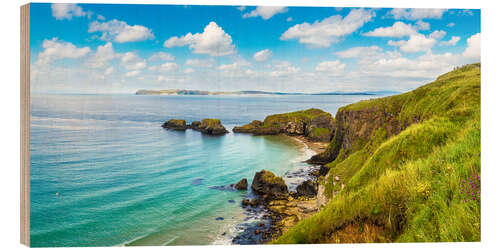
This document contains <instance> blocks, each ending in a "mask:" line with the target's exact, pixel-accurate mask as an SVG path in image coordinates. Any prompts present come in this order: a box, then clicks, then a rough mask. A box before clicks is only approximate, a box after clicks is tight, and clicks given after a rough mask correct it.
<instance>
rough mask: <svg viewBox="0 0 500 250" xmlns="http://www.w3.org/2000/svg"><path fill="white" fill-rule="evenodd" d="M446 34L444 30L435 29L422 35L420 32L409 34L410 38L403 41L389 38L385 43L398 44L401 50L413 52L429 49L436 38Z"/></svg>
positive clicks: (435, 41) (434, 43) (438, 38)
mask: <svg viewBox="0 0 500 250" xmlns="http://www.w3.org/2000/svg"><path fill="white" fill-rule="evenodd" d="M444 35H446V32H444V31H442V30H439V31H438V30H436V31H434V32H432V33H431V34H429V35H428V36H425V35H422V34H415V35H411V36H410V39H409V40H407V41H405V40H399V41H392V40H390V41H389V42H388V43H387V44H388V45H391V46H398V47H399V49H401V51H404V52H407V53H415V52H419V51H427V52H428V51H430V49H431V48H432V47H434V45H436V43H437V40H440V39H441V38H443V36H444Z"/></svg>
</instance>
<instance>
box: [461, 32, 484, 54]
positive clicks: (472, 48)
mask: <svg viewBox="0 0 500 250" xmlns="http://www.w3.org/2000/svg"><path fill="white" fill-rule="evenodd" d="M463 56H465V57H467V58H472V59H478V60H480V59H481V33H477V34H475V35H472V36H471V37H469V38H468V39H467V48H466V49H465V51H464V53H463Z"/></svg>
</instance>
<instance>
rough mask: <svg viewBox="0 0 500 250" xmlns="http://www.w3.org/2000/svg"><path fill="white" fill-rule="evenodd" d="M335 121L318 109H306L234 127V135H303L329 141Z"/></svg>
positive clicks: (314, 139) (313, 139)
mask: <svg viewBox="0 0 500 250" xmlns="http://www.w3.org/2000/svg"><path fill="white" fill-rule="evenodd" d="M334 129H335V120H334V119H333V118H332V116H331V114H329V113H327V112H324V111H323V110H320V109H308V110H302V111H297V112H291V113H284V114H276V115H270V116H267V117H266V119H264V121H263V122H261V121H257V120H256V121H253V122H251V123H249V124H246V125H243V126H241V127H234V129H233V132H235V133H250V134H254V135H276V134H280V133H284V134H289V135H304V136H306V137H307V138H308V139H309V140H312V141H324V142H328V141H330V140H331V138H332V136H333V133H334Z"/></svg>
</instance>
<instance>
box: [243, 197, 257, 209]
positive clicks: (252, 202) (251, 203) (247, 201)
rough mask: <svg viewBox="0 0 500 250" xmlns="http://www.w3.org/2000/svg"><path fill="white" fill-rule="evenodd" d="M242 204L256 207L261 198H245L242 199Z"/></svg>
mask: <svg viewBox="0 0 500 250" xmlns="http://www.w3.org/2000/svg"><path fill="white" fill-rule="evenodd" d="M241 205H243V206H244V207H246V206H252V207H256V206H258V205H259V200H258V199H244V200H242V201H241Z"/></svg>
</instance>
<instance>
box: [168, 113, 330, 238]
mask: <svg viewBox="0 0 500 250" xmlns="http://www.w3.org/2000/svg"><path fill="white" fill-rule="evenodd" d="M335 125H336V123H335V119H334V118H333V117H332V116H331V114H329V113H327V112H324V111H322V110H319V109H308V110H303V111H297V112H291V113H285V114H277V115H270V116H267V117H266V118H265V120H264V121H262V122H261V121H257V120H256V121H253V122H251V123H249V124H247V125H243V126H241V127H238V126H237V127H234V128H233V132H234V133H249V134H252V135H285V136H288V137H289V138H292V139H293V141H294V142H295V143H297V144H298V145H300V146H302V147H303V149H304V150H305V151H308V150H311V151H313V152H314V153H315V154H316V155H317V154H321V153H323V152H324V151H325V150H326V149H327V147H328V144H329V142H330V140H331V138H332V137H333V135H334V133H335ZM162 127H163V128H165V129H167V130H176V131H185V130H187V129H193V130H196V131H200V132H201V133H203V134H207V135H224V134H226V133H229V132H228V131H227V130H226V129H225V127H224V126H223V125H222V124H221V122H220V120H218V119H203V120H202V121H201V122H200V121H194V122H192V123H191V124H187V123H186V121H185V120H176V119H171V120H169V121H167V122H165V123H164V124H163V125H162ZM327 173H328V169H327V168H325V167H323V166H319V165H312V164H307V167H304V168H301V169H299V170H296V171H289V172H287V173H286V174H285V176H284V177H278V176H275V175H274V173H272V172H270V171H267V170H264V169H263V170H261V171H260V172H257V173H255V176H254V178H253V182H252V183H251V184H250V185H249V183H248V181H247V179H246V178H244V179H242V180H240V181H239V182H237V183H234V184H230V185H228V186H215V187H211V188H213V189H219V190H247V189H249V192H248V195H247V196H246V197H245V198H244V199H243V201H242V204H241V206H242V208H243V209H244V210H245V213H246V214H247V215H249V217H248V218H258V219H257V221H256V222H254V223H248V222H244V223H242V224H239V225H237V226H236V227H237V228H238V229H240V230H242V232H241V233H239V234H238V235H236V236H235V237H234V238H233V239H232V243H233V244H242V245H248V244H264V243H267V242H270V241H272V240H273V239H275V238H277V237H279V236H280V235H282V234H283V233H284V232H286V231H287V230H288V229H289V228H291V227H292V226H294V225H295V224H296V223H298V222H299V221H300V220H302V219H304V218H307V217H309V216H311V215H312V214H314V213H316V212H317V211H319V209H320V208H321V206H322V205H324V204H326V197H325V195H324V194H323V190H324V188H323V187H322V186H321V185H320V184H319V182H318V178H319V177H320V176H325V175H326V174H327ZM283 178H287V179H294V180H299V181H296V182H294V183H291V184H290V187H289V186H287V185H286V183H285V181H284V179H283ZM224 234H226V233H224Z"/></svg>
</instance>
